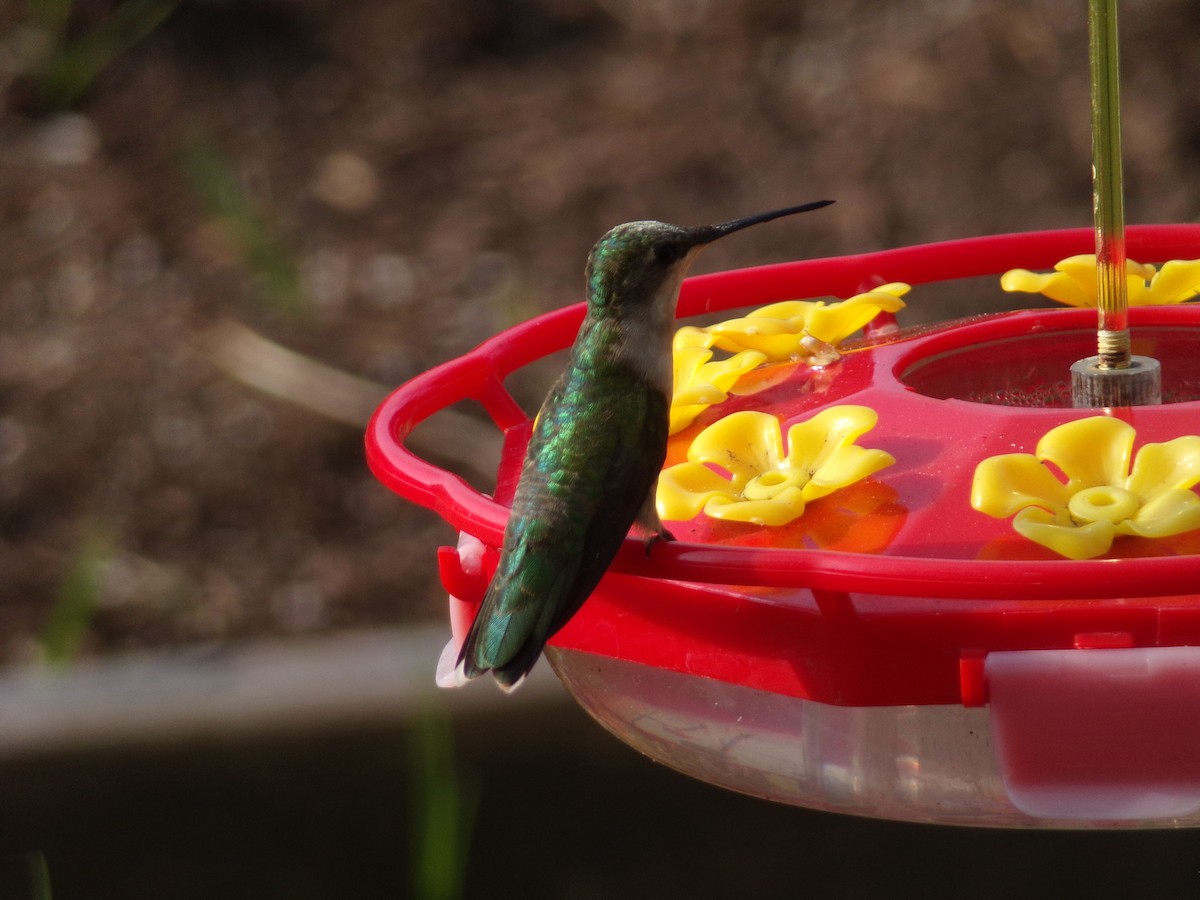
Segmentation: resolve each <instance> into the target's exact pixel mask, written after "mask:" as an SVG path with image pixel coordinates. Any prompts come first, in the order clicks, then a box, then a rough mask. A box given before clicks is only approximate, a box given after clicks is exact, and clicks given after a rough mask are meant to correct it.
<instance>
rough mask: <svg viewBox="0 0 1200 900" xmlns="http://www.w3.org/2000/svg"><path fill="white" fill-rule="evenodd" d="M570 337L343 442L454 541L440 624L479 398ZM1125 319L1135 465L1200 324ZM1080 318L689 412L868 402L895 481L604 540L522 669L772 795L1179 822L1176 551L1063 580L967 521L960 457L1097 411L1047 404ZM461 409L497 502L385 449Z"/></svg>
mask: <svg viewBox="0 0 1200 900" xmlns="http://www.w3.org/2000/svg"><path fill="white" fill-rule="evenodd" d="M1093 240H1094V235H1093V232H1092V230H1091V229H1079V230H1070V231H1053V232H1037V233H1027V234H1013V235H1002V236H996V237H985V238H973V239H967V240H959V241H951V242H946V243H940V244H930V245H923V246H917V247H907V248H901V249H896V250H889V251H884V252H879V253H871V254H864V255H859V256H850V257H840V258H836V259H823V260H811V261H801V262H793V263H785V264H780V265H772V266H764V267H760V268H753V269H745V270H739V271H731V272H722V273H717V274H712V275H705V276H699V277H695V278H691V279H688V280H687V281H686V282H685V283H684V286H683V290H682V293H681V295H680V302H679V308H678V314H679V315H680V316H694V315H700V314H708V313H715V312H718V311H722V310H728V309H732V308H737V307H746V306H754V305H760V304H765V303H771V302H775V301H779V300H786V299H798V298H808V297H828V296H835V297H847V296H850V295H852V294H855V293H857V292H859V291H861V290H864V289H867V288H869V287H870V286H872V285H876V284H881V283H885V282H894V281H901V282H907V283H909V284H912V285H920V284H927V283H930V282H940V281H952V280H956V279H964V278H971V277H977V276H983V275H998V274H999V273H1001V272H1003V271H1005V270H1007V269H1010V268H1015V267H1023V268H1029V269H1049V268H1050V267H1052V266H1053V265H1054V263H1056V262H1057V261H1058V260H1059V259H1062V258H1064V257H1067V256H1071V255H1074V254H1079V253H1088V252H1091V250H1092V249H1093V247H1092V245H1093ZM1127 240H1128V254H1129V256H1130V257H1131V258H1134V259H1138V260H1142V261H1165V260H1168V259H1174V258H1184V259H1190V258H1196V257H1200V226H1196V225H1170V226H1143V227H1133V228H1130V229H1129V230H1128V235H1127ZM997 291H999V287H997ZM919 298H920V291H919V289H917V290H915V291H914V294H913V295H912V297H911V298H910V299H913V300H914V302H916V303H919V302H920V299H919ZM582 317H583V305H582V304H579V305H576V306H572V307H568V308H565V309H562V310H559V311H556V312H553V313H550V314H547V315H544V316H541V317H539V318H537V319H534V320H531V321H529V322H526V323H524V324H522V325H519V326H517V327H515V328H512V329H510V330H508V331H506V332H504V333H503V334H501V335H499V336H497V337H495V338H493V339H492V340H490V341H488V342H486V343H484V344H483V345H481V346H480V347H478V348H476V349H475V350H473V351H472V352H470V353H468V354H466V355H465V356H463V357H461V358H459V359H456V360H453V361H452V362H449V363H446V364H445V365H442V366H439V367H437V368H435V369H433V370H431V371H429V372H426V373H425V374H423V375H421V376H419V377H417V378H415V379H413V380H412V381H410V382H409V383H407V384H405V385H404V386H402V387H401V388H399V389H398V390H397V391H396V392H395V393H393V394H392V395H391V396H390V397H389V398H388V399H387V400H386V401H385V402H384V403H383V404H382V406H381V407H380V408H379V410H378V411H377V412H376V414H375V417H374V418H373V420H372V422H371V424H370V428H369V430H368V433H367V455H368V460H369V462H370V465H371V468H372V470H373V471H374V472H375V474H376V476H377V477H378V478H379V479H380V480H381V481H382V482H383V483H384V484H386V485H387V486H388V487H390V488H392V489H393V490H395V491H396V492H397V493H399V494H401V495H402V496H404V497H406V498H408V499H410V500H413V501H415V502H417V503H420V504H422V505H424V506H427V507H429V508H430V509H433V510H434V511H436V512H437V513H438V514H439V515H441V516H442V517H443V518H444V519H445V520H446V521H447V522H449V523H450V524H451V525H452V526H453V527H454V528H456V529H458V530H459V531H460V532H461V533H462V534H463V535H464V537H463V539H462V540H461V541H460V546H459V548H457V549H455V548H442V549H441V552H440V555H439V561H440V564H441V571H442V578H443V582H444V584H445V585H446V588H447V590H449V591H450V593H451V594H452V597H451V601H450V602H451V613H452V619H453V620H454V621H455V623H456V628H458V629H459V630H461V629H463V628H464V627H465V623H466V622H469V620H470V618H471V616H472V615H473V613H474V609H475V607H476V606H477V604H478V603H479V601H480V599H481V598H482V595H483V591H484V589H485V587H486V585H487V581H488V577H489V575H490V570H491V567H492V566H494V564H495V559H496V556H497V551H498V548H499V546H500V543H501V538H502V534H503V530H504V523H505V520H506V517H507V515H508V507H507V502H508V500H509V499H510V498H511V496H512V491H513V489H514V487H515V481H516V478H517V476H518V474H519V470H520V464H521V460H522V458H523V453H524V448H525V444H526V441H527V440H528V436H529V432H530V428H531V420H530V415H529V413H527V412H526V411H525V410H524V409H522V408H521V407H520V405H519V404H518V403H517V402H516V401H515V400H514V399H513V398H512V396H511V394H509V392H508V391H507V389H506V388H505V386H504V379H505V378H507V377H508V376H509V375H510V374H511V373H512V372H514V371H515V370H517V369H519V368H521V367H523V366H525V365H527V364H529V363H531V362H533V361H535V360H537V359H540V358H541V357H543V356H546V355H547V354H550V353H552V352H555V351H558V350H561V349H563V348H565V347H567V346H569V345H570V344H571V342H572V341H573V340H574V337H575V333H576V330H577V329H578V326H579V323H580V321H581V320H582ZM1130 320H1131V327H1132V331H1133V335H1134V339H1135V346H1136V352H1138V353H1141V354H1144V355H1149V356H1153V357H1155V358H1157V359H1158V360H1159V361H1160V362H1161V364H1162V369H1163V392H1164V403H1163V405H1161V406H1148V407H1131V408H1122V409H1114V410H1109V411H1107V412H1108V413H1109V414H1111V415H1113V416H1116V417H1118V418H1121V419H1124V420H1125V421H1127V422H1129V423H1130V424H1131V425H1133V426H1134V428H1135V429H1136V431H1137V443H1138V446H1141V445H1142V444H1144V443H1147V442H1158V441H1166V440H1169V439H1171V438H1173V437H1177V436H1179V435H1184V434H1191V433H1197V432H1198V431H1200V306H1197V305H1191V304H1189V305H1184V306H1159V307H1138V308H1134V309H1131V310H1130ZM1095 322H1096V314H1095V312H1094V311H1093V310H1076V309H1038V310H1027V311H1021V312H1015V313H1001V314H996V315H989V316H981V317H978V318H974V319H969V320H966V321H963V322H958V323H951V324H946V325H943V326H939V327H937V328H929V329H918V330H914V331H912V332H909V333H905V332H901V333H900V334H898V335H893V336H891V337H890V338H876V339H875V340H874V341H873V342H872V341H870V340H868V341H866V342H864V344H863V345H862V346H861V347H859V348H857V349H854V350H852V351H850V352H847V353H845V355H844V356H843V357H842V359H841V360H840V361H838V362H836V363H833V364H832V365H829V366H824V367H820V368H809V367H806V366H804V365H802V364H796V365H794V366H792V367H791V369H789V370H788V371H786V373H784V375H783V377H781V378H780V379H779V380H778V381H777V382H776V383H773V384H772V385H771V386H769V387H767V388H765V389H764V390H762V391H759V392H758V393H755V394H754V395H752V396H747V397H735V398H732V399H731V400H729V401H727V402H726V403H724V404H721V405H720V406H719V407H713V408H712V409H710V410H709V411H708V413H711V415H709V416H708V418H709V419H712V418H716V417H719V416H720V415H725V414H727V413H728V412H732V411H735V410H737V409H740V408H746V407H753V408H757V409H766V410H768V411H770V412H772V413H774V414H776V415H777V416H779V417H780V418H781V420H783V421H785V422H787V421H791V420H796V419H800V418H807V417H809V416H811V415H812V414H814V413H815V412H817V411H819V410H820V409H822V408H824V407H827V406H831V405H838V404H844V403H853V404H858V405H863V406H869V407H872V408H873V409H875V410H876V411H877V412H878V414H879V424H878V425H877V427H876V428H875V429H874V430H873V431H872V432H871V433H870V435H869V438H868V439H867V441H866V443H867V444H869V446H872V447H880V448H885V449H887V450H888V451H889V452H891V453H892V454H893V455H894V456H895V457H896V463H895V465H894V466H892V467H890V468H888V469H886V470H885V471H883V472H881V473H879V474H878V475H877V476H874V477H873V478H872V479H871V480H870V481H868V482H863V483H861V484H859V485H856V486H852V487H851V488H847V489H845V490H844V491H842V492H839V493H838V494H836V495H832V496H830V497H827V498H825V499H823V500H821V501H816V502H815V503H814V504H813V505H812V507H811V509H810V512H811V513H812V515H810V512H806V513H805V516H804V517H802V519H800V520H798V523H795V524H794V525H792V526H785V527H784V528H782V529H762V528H757V527H752V526H749V525H739V524H736V523H723V522H718V521H716V520H709V519H707V518H706V517H705V516H703V515H701V516H698V517H697V518H696V519H694V520H691V521H689V522H672V523H670V524H669V527H670V528H671V530H672V531H673V532H674V533H675V535H676V537H677V538H679V540H677V541H676V542H674V543H670V544H657V545H655V546H654V548H653V552H652V553H651V554H650V556H649V558H647V557H646V555H645V553H644V552H643V543H642V542H641V541H640V540H637V539H630V540H629V541H627V543H626V546H625V547H624V548H623V549H622V552H621V553H620V554H619V555H618V557H617V559H616V561H615V562H614V564H613V566H612V568H611V571H610V572H609V574H608V575H607V576H606V577H605V579H604V580H603V581H602V582H601V584H600V586H599V587H598V588H597V590H596V591H595V593H594V594H593V595H592V597H591V598H590V599H589V601H588V602H587V603H586V604H585V605H584V607H583V609H582V610H581V611H580V612H579V613H578V615H577V616H576V617H575V618H574V619H573V620H572V621H571V622H570V623H569V624H568V625H567V626H566V627H565V628H564V629H563V630H562V631H561V632H559V634H558V635H557V636H556V637H555V638H554V640H553V641H552V642H551V645H550V646H549V647H548V648H547V657H548V659H549V661H550V663H551V665H552V666H553V668H554V670H555V671H556V672H557V674H558V676H559V677H560V679H561V680H562V682H563V683H564V684H565V685H566V687H567V688H568V690H570V691H571V693H572V694H573V695H574V696H575V698H576V699H577V700H578V701H579V703H580V704H581V705H582V706H583V707H584V708H585V709H587V710H588V712H589V713H590V714H591V715H593V716H594V717H595V718H596V719H597V720H599V721H600V722H601V723H602V724H603V725H605V726H606V727H607V728H609V729H610V730H611V731H613V732H614V733H615V734H617V735H618V736H619V737H620V738H621V739H623V740H625V741H626V742H628V743H629V744H631V745H632V746H634V747H636V748H637V749H639V750H641V751H643V752H645V753H646V754H648V755H649V756H651V757H653V758H655V759H657V760H660V761H662V762H664V763H666V764H668V765H670V766H673V767H675V768H677V769H679V770H681V771H683V772H686V773H688V774H691V775H694V776H696V777H699V778H702V779H704V780H707V781H709V782H712V783H715V784H719V785H722V786H725V787H729V788H732V789H735V790H739V791H742V792H745V793H749V794H754V795H759V796H762V797H766V798H770V799H773V800H778V801H783V802H787V803H794V804H798V805H803V806H808V807H814V808H820V809H828V810H835V811H838V812H846V813H855V814H861V815H871V816H880V817H887V818H894V819H905V820H918V821H932V822H942V823H956V824H972V825H1006V826H1056V827H1164V826H1178V825H1200V533H1198V532H1191V533H1189V534H1185V535H1181V536H1179V537H1178V538H1175V539H1159V540H1157V541H1153V542H1151V541H1146V540H1143V539H1124V540H1123V542H1118V543H1119V544H1120V546H1119V547H1118V546H1117V545H1114V551H1113V552H1114V554H1115V555H1117V556H1119V557H1120V558H1107V559H1096V560H1085V561H1075V560H1067V559H1063V558H1059V557H1057V556H1055V555H1054V554H1052V553H1050V552H1049V551H1046V550H1044V549H1043V548H1041V547H1040V546H1038V545H1036V544H1033V543H1031V542H1029V541H1027V540H1025V539H1024V538H1021V537H1020V536H1018V535H1016V534H1015V533H1014V532H1012V530H1011V528H1010V525H1009V523H1008V522H1006V521H1003V520H996V519H993V518H990V517H989V516H985V515H983V514H981V513H979V512H977V511H976V510H974V509H972V508H971V506H970V503H969V498H970V491H971V479H972V476H973V473H974V468H975V465H976V463H978V462H979V461H980V460H981V459H983V458H984V457H988V456H992V455H997V454H1002V453H1012V452H1032V451H1033V448H1034V446H1035V445H1036V444H1037V441H1038V439H1039V438H1040V437H1041V436H1042V435H1043V434H1044V433H1045V432H1047V431H1048V430H1050V429H1051V428H1053V427H1055V426H1056V425H1059V424H1062V423H1064V422H1068V421H1072V420H1074V419H1079V418H1084V417H1086V416H1089V415H1094V414H1096V412H1097V411H1094V410H1093V411H1088V410H1076V409H1070V408H1069V406H1070V375H1069V369H1070V365H1071V363H1072V362H1074V361H1075V360H1077V359H1080V358H1082V357H1085V356H1089V355H1091V354H1092V353H1094V346H1095V344H1094V342H1095ZM463 400H474V401H477V402H478V403H480V404H481V405H482V406H483V407H484V408H485V409H486V410H487V412H488V413H489V414H490V416H491V418H492V419H493V421H494V422H495V424H496V426H497V427H498V428H499V429H500V430H501V431H502V432H503V433H504V452H503V455H502V459H501V460H500V462H499V467H498V470H497V484H498V487H497V490H496V496H495V497H494V498H492V497H488V496H485V495H483V494H481V493H480V492H478V491H477V490H475V489H474V488H472V487H471V486H470V485H469V484H467V483H466V482H465V481H464V480H463V479H462V478H460V477H459V476H457V475H455V474H453V473H451V472H448V471H445V470H442V469H440V468H438V467H436V466H434V465H432V464H431V463H429V462H427V461H425V460H422V459H420V458H418V457H416V456H415V455H413V454H412V453H411V452H410V451H409V450H408V449H407V448H406V447H405V446H404V441H405V438H406V437H407V436H408V435H409V433H410V432H411V431H412V430H413V428H414V427H415V426H416V425H417V424H418V423H419V422H421V421H422V420H424V419H425V418H427V417H429V416H431V415H433V414H435V413H437V412H438V411H439V410H441V409H444V408H446V407H448V406H451V405H452V404H455V403H458V402H460V401H463ZM700 421H701V423H703V422H705V421H707V420H706V419H705V418H704V417H703V416H702V418H701V420H700ZM680 437H682V436H681V435H677V436H676V438H680ZM680 452H682V451H680V450H678V448H673V450H672V455H675V456H678V455H679V453H680Z"/></svg>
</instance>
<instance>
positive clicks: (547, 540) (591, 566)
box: [458, 379, 668, 689]
mask: <svg viewBox="0 0 1200 900" xmlns="http://www.w3.org/2000/svg"><path fill="white" fill-rule="evenodd" d="M595 384H596V383H595V381H593V385H594V386H595ZM598 387H599V389H600V391H601V394H600V395H601V396H603V397H604V398H605V400H604V402H602V403H596V402H592V403H589V404H587V405H586V408H584V405H583V404H581V403H580V402H578V401H575V402H573V401H572V400H571V399H570V398H572V397H577V396H578V392H576V391H572V390H571V389H570V387H569V385H568V384H567V383H566V379H564V380H563V381H562V382H560V383H559V384H558V385H556V386H555V388H554V390H552V391H551V394H550V396H549V397H548V398H547V401H546V403H545V405H544V406H543V408H542V413H541V415H540V416H539V419H538V422H537V426H536V427H535V429H534V435H533V437H532V438H531V440H530V446H529V449H528V451H527V454H526V461H525V467H524V469H523V470H522V473H521V480H520V483H519V485H518V488H517V493H516V496H515V497H514V500H513V509H512V513H511V515H510V517H509V522H508V526H507V527H506V529H505V538H504V549H503V551H502V552H501V556H500V562H499V565H498V567H497V570H496V575H495V577H494V578H493V579H492V583H491V585H490V586H489V588H488V591H487V593H486V595H485V596H484V600H483V605H482V606H481V607H480V610H479V614H478V615H477V616H476V619H475V622H474V623H473V624H472V626H471V629H470V631H469V633H468V635H467V638H466V641H465V642H464V644H463V648H462V651H461V653H460V654H459V664H458V668H459V670H460V671H461V673H462V675H463V676H464V677H465V678H473V677H475V676H477V675H480V674H482V673H483V672H486V671H489V670H490V671H492V673H493V675H494V676H495V678H496V680H497V681H498V682H499V683H500V684H501V686H504V687H506V688H508V689H512V688H513V687H516V686H517V685H518V684H519V683H520V682H521V680H523V679H524V677H525V676H526V675H527V674H528V673H529V670H530V669H532V668H533V665H534V663H536V662H537V659H538V657H539V656H540V655H541V652H542V648H543V647H544V646H545V644H546V641H547V640H549V639H550V637H552V636H553V635H554V633H555V632H557V631H558V630H559V629H560V628H561V627H562V626H563V625H565V624H566V623H567V621H568V620H569V619H570V618H571V617H572V616H573V615H574V614H575V613H576V612H577V611H578V610H579V608H580V607H581V606H582V605H583V603H584V601H585V600H586V599H587V598H588V596H589V595H590V594H591V592H592V590H593V589H594V588H595V587H596V584H597V583H598V582H599V581H600V579H601V577H603V575H604V572H605V571H606V570H607V569H608V566H609V564H610V563H611V562H612V559H613V557H614V556H615V555H616V553H617V550H618V548H619V547H620V546H621V542H622V541H623V540H624V539H625V537H626V535H627V534H628V533H629V529H630V526H631V525H632V524H633V522H634V519H635V518H636V517H637V515H638V512H639V511H640V510H641V509H642V507H643V505H644V503H645V500H646V497H647V496H648V494H649V492H650V490H651V488H652V487H653V485H654V481H655V479H656V478H657V477H658V472H659V470H660V469H661V468H662V462H663V458H664V456H665V454H666V441H667V429H668V402H667V399H666V398H665V397H664V396H663V395H662V393H661V392H659V391H657V390H653V389H652V388H650V387H649V386H645V385H643V384H637V385H635V386H632V387H631V385H630V382H629V380H628V379H622V380H621V381H620V382H618V383H615V384H613V385H611V388H612V389H611V390H605V388H606V386H605V385H604V384H602V383H601V384H599V385H598Z"/></svg>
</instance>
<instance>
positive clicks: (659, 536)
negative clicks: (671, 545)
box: [646, 525, 675, 559]
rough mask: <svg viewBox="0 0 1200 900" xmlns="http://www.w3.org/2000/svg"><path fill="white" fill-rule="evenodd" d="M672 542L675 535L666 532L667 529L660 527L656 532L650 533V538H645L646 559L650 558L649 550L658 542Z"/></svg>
mask: <svg viewBox="0 0 1200 900" xmlns="http://www.w3.org/2000/svg"><path fill="white" fill-rule="evenodd" d="M673 540H675V535H673V534H671V532H669V531H667V529H665V528H663V527H662V526H661V525H660V526H659V528H658V530H657V531H652V532H650V536H649V537H647V538H646V558H647V559H649V558H650V548H651V547H653V546H654V545H655V544H657V543H658V542H659V541H673Z"/></svg>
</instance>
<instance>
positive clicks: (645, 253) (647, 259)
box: [586, 200, 833, 315]
mask: <svg viewBox="0 0 1200 900" xmlns="http://www.w3.org/2000/svg"><path fill="white" fill-rule="evenodd" d="M832 202H833V201H832V200H818V201H816V202H814V203H805V204H803V205H802V206H790V207H787V208H786V209H777V210H773V211H771V212H767V213H760V214H758V215H754V216H747V217H745V218H743V219H734V220H733V221H731V222H723V223H721V224H720V225H702V226H699V227H695V228H687V227H683V226H680V225H669V224H667V223H666V222H654V221H645V222H627V223H625V224H624V225H618V226H617V227H616V228H613V229H612V230H611V231H609V232H608V234H606V235H604V237H602V238H601V239H600V240H599V241H598V242H597V243H596V246H594V247H593V248H592V252H591V253H590V254H588V262H587V270H586V277H587V286H588V304H589V306H590V307H591V308H592V309H593V310H594V311H596V312H604V311H610V312H613V313H619V312H621V311H625V312H630V311H633V310H635V309H637V308H639V307H645V306H654V307H659V306H663V305H666V306H669V307H670V308H669V309H668V310H667V314H668V315H670V314H672V313H673V312H674V301H675V299H676V297H677V296H678V288H679V284H680V282H681V281H682V280H683V277H684V275H685V274H687V269H688V266H689V265H691V262H692V260H693V259H694V258H695V257H696V255H697V254H698V253H699V252H700V250H701V249H702V248H703V247H705V246H707V245H708V244H711V243H712V242H713V241H715V240H717V239H718V238H722V237H724V236H725V235H727V234H732V233H733V232H735V231H741V230H742V229H743V228H749V227H750V226H751V225H758V224H760V223H762V222H769V221H771V220H772V219H778V218H782V217H783V216H790V215H793V214H795V213H800V212H806V211H808V210H811V209H820V208H821V207H823V206H828V205H829V204H830V203H832Z"/></svg>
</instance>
